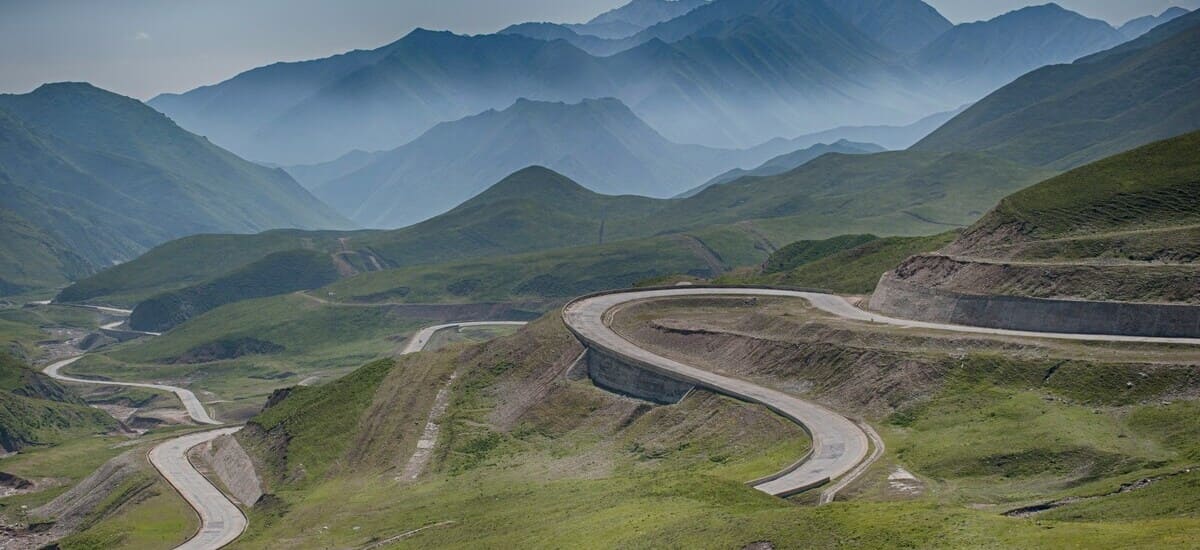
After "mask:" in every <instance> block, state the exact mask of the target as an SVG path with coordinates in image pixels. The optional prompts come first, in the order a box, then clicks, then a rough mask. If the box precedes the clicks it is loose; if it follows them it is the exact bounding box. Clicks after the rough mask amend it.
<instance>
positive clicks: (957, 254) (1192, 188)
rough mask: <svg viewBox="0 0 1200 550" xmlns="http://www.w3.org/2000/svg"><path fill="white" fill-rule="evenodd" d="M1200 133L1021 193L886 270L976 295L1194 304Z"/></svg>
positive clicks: (1198, 272)
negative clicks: (940, 244)
mask: <svg viewBox="0 0 1200 550" xmlns="http://www.w3.org/2000/svg"><path fill="white" fill-rule="evenodd" d="M1198 150H1200V132H1194V133H1191V134H1185V135H1183V136H1179V137H1176V138H1172V139H1168V140H1164V141H1160V142H1156V143H1153V144H1150V145H1146V146H1143V147H1140V148H1138V149H1134V150H1132V151H1129V152H1126V153H1122V154H1120V155H1116V156H1114V157H1111V158H1107V159H1104V160H1102V161H1099V162H1094V163H1092V164H1089V165H1086V166H1083V167H1080V168H1077V169H1075V170H1072V171H1070V172H1067V173H1065V174H1063V175H1061V176H1058V177H1055V178H1052V179H1050V180H1047V181H1045V182H1042V183H1040V184H1038V185H1035V186H1033V187H1030V188H1029V189H1025V190H1023V191H1020V192H1017V193H1014V194H1013V195H1012V196H1010V197H1008V198H1005V199H1004V200H1003V201H1001V202H1000V204H999V206H997V207H996V208H995V209H994V210H992V211H991V212H989V213H988V214H987V215H986V216H984V217H983V218H982V219H981V220H980V221H979V222H978V223H976V224H975V225H973V226H972V227H971V228H970V229H969V230H967V231H966V232H965V233H964V234H963V235H962V236H960V237H959V238H958V239H957V240H955V241H954V242H953V243H952V244H950V245H949V246H947V247H946V248H945V249H943V250H942V251H941V254H939V255H932V256H916V257H914V258H910V259H909V260H907V261H906V262H905V263H904V264H903V265H901V266H900V267H899V268H897V269H896V270H895V271H893V272H891V273H889V274H888V275H887V277H888V278H890V279H894V280H899V281H906V282H909V283H913V284H919V285H921V286H924V287H930V288H937V289H943V290H948V291H953V292H965V293H971V294H1004V295H1016V296H1032V297H1039V298H1074V299H1091V300H1107V301H1132V302H1167V303H1188V304H1196V303H1198V301H1200V295H1198V294H1197V293H1196V291H1195V290H1196V288H1197V285H1198V284H1200V263H1198V262H1200V157H1198V156H1197V155H1196V151H1198Z"/></svg>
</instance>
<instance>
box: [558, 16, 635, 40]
mask: <svg viewBox="0 0 1200 550" xmlns="http://www.w3.org/2000/svg"><path fill="white" fill-rule="evenodd" d="M563 26H564V27H566V28H568V29H571V30H572V31H574V32H575V33H577V34H581V35H588V36H595V37H599V38H607V39H609V40H616V39H620V38H627V37H630V36H633V35H635V34H637V33H638V32H639V31H641V30H642V29H644V28H645V27H642V26H641V25H634V24H633V23H627V22H625V21H613V22H611V23H568V24H566V25H563Z"/></svg>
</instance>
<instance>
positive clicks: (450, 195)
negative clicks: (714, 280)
mask: <svg viewBox="0 0 1200 550" xmlns="http://www.w3.org/2000/svg"><path fill="white" fill-rule="evenodd" d="M785 147H786V145H785V144H783V143H772V144H769V145H767V146H763V147H760V148H756V149H754V150H747V151H736V150H727V149H714V148H709V147H702V146H698V145H679V144H675V143H671V142H670V141H667V140H666V139H665V138H663V137H662V136H661V135H659V134H658V132H655V131H654V130H653V129H652V128H650V127H649V126H648V125H646V123H644V122H642V121H641V120H640V119H638V118H637V116H636V115H634V114H633V112H631V111H630V110H629V108H628V107H626V106H625V105H624V104H622V103H621V102H620V101H618V100H616V99H598V100H585V101H583V102H580V103H577V104H573V105H568V104H564V103H548V102H539V101H528V100H518V101H517V102H516V103H515V104H513V105H512V106H510V107H508V108H507V109H504V110H503V111H487V112H484V113H482V114H479V115H476V116H472V117H467V118H464V119H462V120H458V121H454V122H447V123H443V124H439V125H438V126H436V127H435V128H433V129H432V130H430V131H429V132H426V133H425V134H424V135H422V136H421V137H420V138H417V139H416V140H414V141H413V142H411V143H409V144H407V145H404V146H402V147H399V148H397V149H394V150H392V151H388V152H383V153H373V154H363V153H352V154H350V155H348V156H346V157H344V158H342V159H339V160H337V161H334V162H331V163H327V164H323V165H317V166H308V167H296V168H289V171H290V172H291V173H292V174H293V175H295V176H296V177H297V178H298V179H300V180H301V181H302V182H304V184H305V185H306V186H308V187H309V189H311V190H312V191H313V193H315V194H316V195H317V197H319V198H321V199H322V200H324V201H326V202H327V203H329V204H331V205H333V206H334V207H335V208H337V209H338V210H339V211H341V212H342V213H343V214H345V215H346V216H349V217H350V218H352V219H353V220H354V221H356V222H357V223H359V224H360V225H362V226H364V227H382V228H387V227H401V226H405V225H409V224H412V223H416V222H418V221H421V220H423V219H426V218H428V217H430V216H431V215H432V214H437V213H441V212H444V211H446V210H449V209H451V208H453V207H454V206H456V205H458V204H459V203H461V202H463V201H465V200H467V199H469V198H471V197H472V196H474V195H476V194H478V193H480V192H481V191H483V190H484V189H486V188H487V187H488V186H490V185H492V184H493V183H495V182H497V181H499V180H500V179H502V178H504V177H505V176H507V175H508V174H511V173H513V172H516V171H518V170H520V169H522V168H525V167H527V166H531V165H543V166H546V167H547V168H550V169H552V170H555V171H557V172H560V173H562V174H564V175H566V176H567V177H570V178H572V179H574V180H575V181H580V182H586V184H587V187H588V188H589V189H591V190H593V191H595V192H598V193H604V194H608V195H626V194H632V195H642V196H647V197H660V198H665V197H670V196H673V195H676V194H678V193H681V192H683V191H685V190H687V189H689V188H691V187H693V186H694V185H695V184H696V182H702V181H705V180H707V179H708V178H710V177H712V176H714V175H715V174H718V173H721V172H723V171H725V170H728V169H729V168H730V167H736V166H755V165H757V164H758V163H760V162H762V161H763V160H764V159H766V158H769V157H771V156H773V155H774V154H776V153H777V152H778V151H781V150H787V149H785Z"/></svg>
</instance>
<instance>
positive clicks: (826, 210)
mask: <svg viewBox="0 0 1200 550" xmlns="http://www.w3.org/2000/svg"><path fill="white" fill-rule="evenodd" d="M1047 175H1049V172H1046V171H1041V170H1034V169H1028V168H1025V167H1022V166H1020V165H1017V164H1015V163H1012V162H1009V161H1005V160H1001V159H996V158H991V157H987V156H984V155H972V154H962V153H952V154H944V153H913V152H891V153H881V154H876V155H826V156H824V157H822V158H820V159H817V160H815V161H813V162H810V163H808V164H806V165H805V166H803V167H801V168H800V169H797V170H794V171H792V172H788V173H786V174H781V175H778V176H772V177H767V178H754V179H747V180H741V181H739V182H733V183H730V184H726V185H721V186H717V187H714V188H711V189H708V190H706V191H704V192H702V193H700V194H698V195H696V196H694V197H689V198H686V199H676V200H657V199H648V198H643V197H634V196H616V197H613V196H605V195H599V194H597V193H593V192H591V191H588V190H586V189H584V188H582V187H581V186H579V185H578V184H576V183H574V182H572V181H571V180H569V179H567V178H565V177H563V176H562V175H560V174H556V173H554V172H552V171H549V170H546V169H544V168H529V169H526V170H522V171H520V172H517V173H515V174H513V175H512V176H510V177H508V178H505V179H504V180H503V181H501V182H500V183H498V184H496V185H495V186H493V187H492V188H491V189H489V190H488V191H485V192H484V193H482V194H480V195H479V196H477V197H475V198H473V199H471V200H469V201H467V202H465V203H463V204H462V205H461V206H459V207H458V208H455V209H453V210H451V211H450V212H447V213H446V214H443V215H441V216H438V217H435V218H433V219H431V220H428V221H426V222H422V223H420V224H417V225H414V226H411V227H407V228H404V229H398V230H393V231H360V232H349V233H336V232H315V233H312V232H297V231H284V232H280V231H276V232H268V233H263V234H259V235H253V236H198V237H191V238H188V239H185V240H183V241H179V242H175V243H168V244H166V245H164V246H162V247H160V248H158V249H155V250H153V251H151V252H150V253H148V254H146V255H145V256H143V257H142V258H139V259H137V260H135V261H133V262H129V263H127V264H124V265H121V266H117V267H114V268H112V269H110V270H108V271H105V272H103V273H100V274H98V275H96V276H94V277H91V278H89V279H86V280H84V281H81V282H79V283H77V284H75V285H73V286H71V287H69V288H67V289H66V290H64V291H63V292H62V293H61V294H60V295H59V298H58V299H59V300H60V301H83V300H101V301H108V302H112V303H118V304H126V305H134V304H136V303H138V302H140V301H142V300H145V299H147V298H150V297H151V296H153V295H155V294H159V293H162V292H170V291H175V290H179V289H182V288H184V287H189V286H193V285H206V284H212V281H213V280H215V279H218V278H221V277H223V276H224V275H226V274H227V273H231V272H233V271H234V270H238V269H240V268H243V267H245V266H248V265H250V264H252V263H254V262H255V261H257V260H259V259H261V258H263V257H265V256H267V255H269V254H272V253H278V252H281V251H284V250H289V249H309V250H315V251H320V252H324V253H327V254H330V255H346V256H350V257H353V258H357V260H355V262H354V263H355V264H356V265H357V266H358V267H357V268H354V269H349V270H344V272H343V273H342V275H354V274H357V273H365V272H370V271H381V270H384V271H390V270H394V269H407V270H409V271H408V273H415V272H420V271H422V269H419V268H420V266H435V265H450V264H456V265H458V264H461V263H464V262H465V263H470V264H471V265H475V266H478V267H477V269H476V270H477V271H478V270H483V269H484V266H491V267H493V268H496V269H499V270H500V271H503V272H513V273H515V272H520V273H522V274H524V273H527V272H528V271H529V270H530V269H532V268H533V266H543V267H547V266H548V265H558V266H559V268H557V270H558V271H559V272H560V273H561V274H570V273H575V274H578V270H580V269H582V268H583V266H590V267H589V269H593V270H595V271H594V272H593V273H591V275H590V276H589V277H587V278H588V279H589V280H593V282H595V283H596V284H595V285H584V286H585V287H587V288H589V289H591V290H598V289H599V288H604V287H603V286H599V288H597V285H600V282H601V281H609V283H614V282H618V281H627V282H632V281H636V280H639V277H635V278H633V279H632V280H629V278H630V277H634V276H635V275H638V274H641V275H643V277H640V278H645V277H647V276H653V275H662V274H668V273H679V272H688V271H695V272H700V271H703V272H704V273H708V274H710V275H715V274H720V273H721V272H723V271H724V270H727V269H731V268H734V267H738V266H745V265H755V264H757V263H759V262H761V261H762V260H763V259H765V257H766V255H767V254H769V253H770V252H771V251H772V250H774V249H775V248H777V247H779V246H782V245H783V244H785V243H788V242H792V241H795V240H797V239H804V238H818V239H819V238H828V237H832V236H836V235H839V234H846V233H854V232H871V233H876V234H882V235H897V234H899V235H920V234H929V233H935V232H940V231H944V230H945V229H946V228H947V227H952V226H966V225H968V224H970V223H972V222H973V221H975V219H977V218H978V216H979V215H980V214H981V213H982V212H984V211H985V210H986V209H987V208H989V207H991V206H992V205H994V204H995V202H996V201H998V200H999V199H1000V198H1001V197H1003V196H1004V195H1007V194H1008V193H1011V192H1012V191H1015V190H1017V189H1020V188H1022V187H1025V186H1027V185H1030V184H1032V183H1035V182H1036V181H1040V180H1041V179H1044V176H1047ZM706 228H711V231H709V230H708V229H706ZM631 240H632V241H636V242H630V243H626V244H621V243H619V242H618V241H631ZM697 240H698V241H699V242H697ZM590 246H602V247H603V248H597V249H596V251H594V252H589V251H588V249H587V248H586V247H590ZM623 246H629V247H631V248H630V249H629V250H628V251H625V252H622V247H623ZM578 247H583V248H578ZM664 247H665V249H672V250H679V253H680V254H682V256H680V257H681V258H688V260H686V261H684V262H683V263H679V262H667V261H664V262H662V263H659V264H655V263H648V264H645V265H643V266H642V267H641V268H640V269H639V270H637V271H636V272H635V271H624V269H625V267H621V268H617V267H615V266H617V265H620V266H629V265H630V264H629V262H626V261H619V262H613V261H612V260H615V259H616V258H617V257H624V258H626V259H632V258H641V260H642V261H645V260H646V259H647V258H649V259H650V261H651V262H653V258H654V257H655V254H654V253H649V251H652V250H659V251H661V250H663V249H664ZM568 248H570V249H572V250H571V251H566V250H564V251H563V252H561V253H559V252H556V253H555V254H553V255H542V256H539V257H541V258H547V259H548V258H551V257H556V256H557V257H559V258H561V259H563V261H566V260H565V259H566V258H573V260H571V262H570V263H564V264H546V263H544V262H541V261H537V262H532V263H530V264H527V265H516V266H512V265H508V264H505V262H506V261H508V260H509V259H511V258H510V257H511V256H513V255H519V254H531V253H535V252H538V251H549V250H556V249H568ZM648 253H649V254H648ZM592 254H600V255H602V256H604V257H606V258H608V259H609V260H610V263H607V264H606V263H594V262H591V261H588V258H589V257H590V255H592ZM647 254H648V255H647ZM697 254H699V256H698V255H697ZM535 256H536V254H535ZM480 258H494V259H493V260H487V261H478V260H477V259H480ZM698 258H707V261H699V264H697V263H693V262H697V261H698V260H697V259H698ZM547 261H548V260H547ZM580 262H582V263H580ZM714 265H715V267H713V266H714ZM678 268H686V269H682V270H679V269H678ZM432 271H438V269H437V268H434V269H432ZM533 275H536V273H534V274H533ZM243 276H247V277H249V276H252V275H250V274H248V273H242V274H241V275H239V277H243ZM514 276H516V275H514ZM531 276H532V275H531ZM371 277H375V278H387V277H388V275H372V276H371ZM405 277H406V276H404V277H399V278H400V279H404V278H405ZM258 278H259V279H263V277H258ZM517 283H518V284H519V283H520V281H517ZM609 283H605V284H609ZM397 286H403V285H400V284H397ZM489 288H492V289H493V290H496V291H497V292H498V291H500V290H501V289H508V290H512V289H513V288H515V287H514V286H512V285H506V284H498V285H492V286H490V287H489ZM294 289H295V287H294V286H291V285H283V284H280V285H278V286H277V287H276V288H275V289H274V293H282V292H287V291H291V290H294ZM491 296H492V297H493V299H494V298H495V294H491ZM443 297H453V293H451V294H447V295H444V296H443ZM464 298H465V296H464ZM413 299H415V298H413ZM156 317H159V316H156Z"/></svg>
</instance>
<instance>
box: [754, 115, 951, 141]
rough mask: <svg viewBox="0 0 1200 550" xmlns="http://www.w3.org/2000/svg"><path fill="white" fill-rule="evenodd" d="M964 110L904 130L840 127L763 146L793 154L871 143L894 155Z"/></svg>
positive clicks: (897, 128) (934, 117)
mask: <svg viewBox="0 0 1200 550" xmlns="http://www.w3.org/2000/svg"><path fill="white" fill-rule="evenodd" d="M966 109H967V106H965V105H964V106H962V107H960V108H958V109H955V110H953V111H945V112H941V113H934V114H932V115H929V116H927V117H923V118H921V119H920V120H918V121H916V122H914V123H912V124H907V125H904V126H841V127H838V128H833V129H830V130H824V131H821V132H815V133H811V134H805V135H802V136H798V137H794V138H791V139H782V138H779V139H773V140H771V141H769V142H767V143H765V144H763V146H767V145H771V146H773V147H780V148H783V149H785V150H791V151H794V150H799V149H804V148H807V147H812V146H814V145H817V144H820V143H833V142H836V141H842V140H845V141H852V142H859V143H871V144H875V145H878V146H880V147H883V148H884V149H885V150H889V151H898V150H901V149H908V148H909V147H912V145H913V144H914V143H916V142H918V141H921V138H924V137H925V136H927V135H929V134H930V133H932V132H933V131H934V130H937V129H938V128H940V127H941V126H942V125H943V124H945V123H947V122H949V121H950V119H952V118H954V117H955V116H957V115H958V114H959V113H961V112H963V111H965V110H966Z"/></svg>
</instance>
